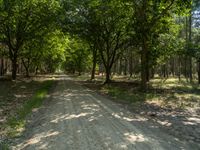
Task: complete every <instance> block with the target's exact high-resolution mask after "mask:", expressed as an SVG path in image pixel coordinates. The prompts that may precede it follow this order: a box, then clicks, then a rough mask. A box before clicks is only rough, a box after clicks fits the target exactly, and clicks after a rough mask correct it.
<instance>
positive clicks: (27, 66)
mask: <svg viewBox="0 0 200 150" xmlns="http://www.w3.org/2000/svg"><path fill="white" fill-rule="evenodd" d="M22 63H23V66H24V68H25V70H26V77H30V75H29V66H30V59H28V60H27V65H26V62H25V61H24V59H22Z"/></svg>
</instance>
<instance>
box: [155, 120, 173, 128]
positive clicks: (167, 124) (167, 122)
mask: <svg viewBox="0 0 200 150" xmlns="http://www.w3.org/2000/svg"><path fill="white" fill-rule="evenodd" d="M157 122H158V123H159V124H161V125H163V126H168V127H169V126H171V125H172V123H171V122H169V121H168V120H164V121H160V120H158V121H157Z"/></svg>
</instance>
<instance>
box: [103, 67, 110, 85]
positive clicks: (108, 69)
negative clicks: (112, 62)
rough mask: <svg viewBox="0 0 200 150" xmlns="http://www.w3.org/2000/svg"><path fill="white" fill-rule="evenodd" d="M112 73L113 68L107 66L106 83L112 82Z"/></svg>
mask: <svg viewBox="0 0 200 150" xmlns="http://www.w3.org/2000/svg"><path fill="white" fill-rule="evenodd" d="M110 74H111V69H110V67H108V66H106V80H105V82H104V84H107V83H110V82H111V79H110Z"/></svg>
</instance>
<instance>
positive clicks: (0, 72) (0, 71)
mask: <svg viewBox="0 0 200 150" xmlns="http://www.w3.org/2000/svg"><path fill="white" fill-rule="evenodd" d="M0 75H1V76H3V75H4V59H3V58H2V59H1V70H0Z"/></svg>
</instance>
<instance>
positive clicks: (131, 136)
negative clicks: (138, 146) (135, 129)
mask: <svg viewBox="0 0 200 150" xmlns="http://www.w3.org/2000/svg"><path fill="white" fill-rule="evenodd" d="M124 136H125V138H126V139H127V140H128V141H129V142H131V143H132V144H134V143H136V142H144V141H148V140H147V139H145V138H144V136H143V135H142V134H135V133H124Z"/></svg>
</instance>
